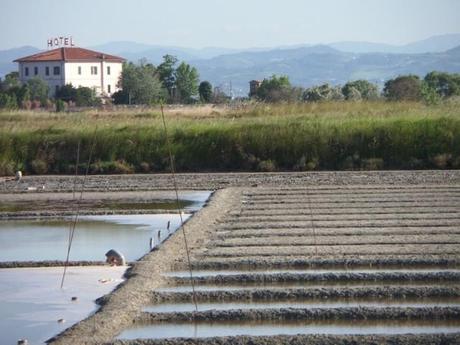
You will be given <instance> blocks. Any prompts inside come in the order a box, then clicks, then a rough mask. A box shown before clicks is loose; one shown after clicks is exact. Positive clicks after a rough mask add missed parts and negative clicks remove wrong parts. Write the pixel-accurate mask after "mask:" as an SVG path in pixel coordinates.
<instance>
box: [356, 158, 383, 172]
mask: <svg viewBox="0 0 460 345" xmlns="http://www.w3.org/2000/svg"><path fill="white" fill-rule="evenodd" d="M383 166H384V162H383V159H382V158H369V159H363V160H362V162H361V167H362V169H364V170H382V169H383Z"/></svg>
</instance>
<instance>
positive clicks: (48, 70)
mask: <svg viewBox="0 0 460 345" xmlns="http://www.w3.org/2000/svg"><path fill="white" fill-rule="evenodd" d="M45 75H50V68H49V67H48V66H46V67H45Z"/></svg>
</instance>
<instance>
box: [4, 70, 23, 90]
mask: <svg viewBox="0 0 460 345" xmlns="http://www.w3.org/2000/svg"><path fill="white" fill-rule="evenodd" d="M0 85H1V88H0V89H1V90H3V91H8V90H9V89H12V88H15V87H21V81H20V80H19V72H11V73H8V74H7V75H5V79H4V80H3V81H2V82H1V84H0Z"/></svg>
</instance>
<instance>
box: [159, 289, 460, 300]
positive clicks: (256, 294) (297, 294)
mask: <svg viewBox="0 0 460 345" xmlns="http://www.w3.org/2000/svg"><path fill="white" fill-rule="evenodd" d="M459 297H460V287H458V288H447V287H439V286H434V287H381V288H380V287H378V288H366V287H363V288H322V289H318V288H315V289H284V290H278V289H276V290H270V289H257V290H241V291H233V290H230V291H196V298H197V300H198V301H201V302H208V301H216V302H230V301H271V300H276V301H293V300H299V301H300V300H316V299H318V300H325V299H327V300H331V299H355V298H359V299H362V298H364V299H372V300H378V299H382V298H394V299H406V298H421V299H424V298H425V299H426V298H459ZM191 300H192V293H191V292H155V291H154V292H153V293H152V302H153V303H164V302H190V301H191Z"/></svg>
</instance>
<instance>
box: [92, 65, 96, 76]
mask: <svg viewBox="0 0 460 345" xmlns="http://www.w3.org/2000/svg"><path fill="white" fill-rule="evenodd" d="M91 74H92V75H96V74H97V66H91Z"/></svg>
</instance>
